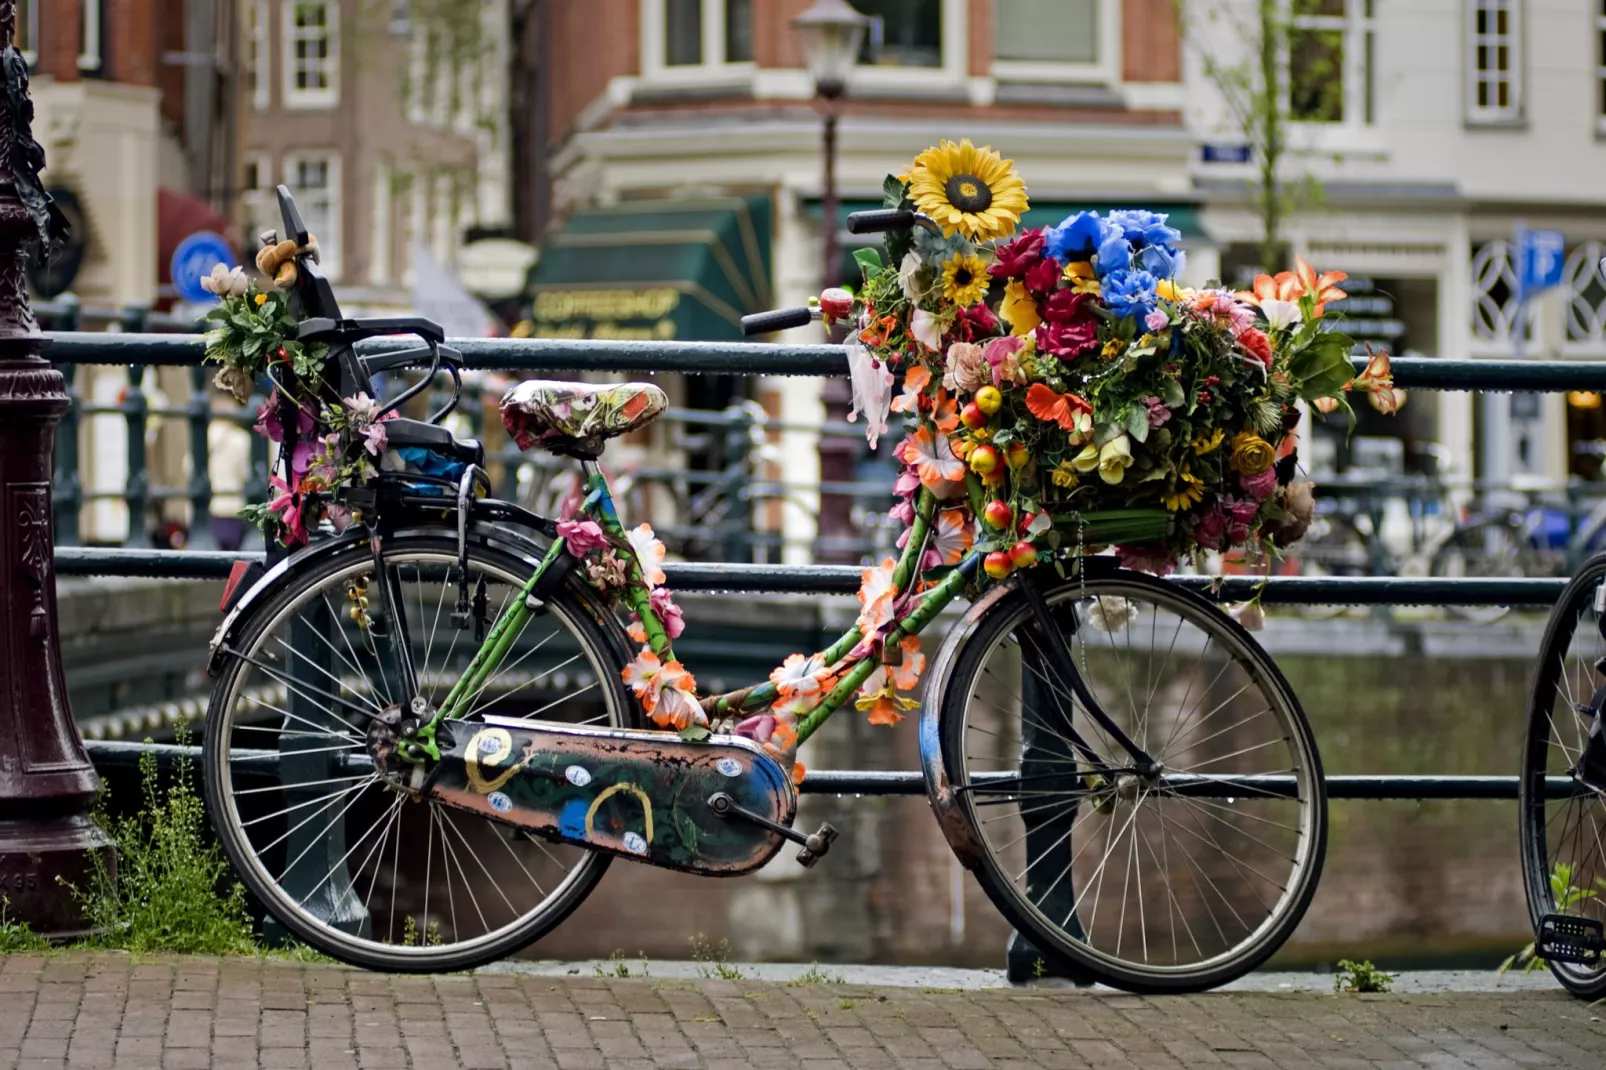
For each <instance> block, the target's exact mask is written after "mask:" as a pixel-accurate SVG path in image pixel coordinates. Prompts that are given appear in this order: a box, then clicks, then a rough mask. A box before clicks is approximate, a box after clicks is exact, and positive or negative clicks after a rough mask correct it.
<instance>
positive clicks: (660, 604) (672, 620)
mask: <svg viewBox="0 0 1606 1070" xmlns="http://www.w3.org/2000/svg"><path fill="white" fill-rule="evenodd" d="M651 600H652V611H653V612H654V613H656V614H658V620H659V621H660V622H662V624H663V626H664V632H665V633H666V634H667V635H668V636H669V638H671V639H679V638H680V635H681V633H682V632H684V631H685V630H686V621H685V620H684V618H682V617H681V615H680V607H679V606H677V605H675V600H674V599H673V598H671V597H670V595H669V588H667V587H654V588H653V589H652V595H651Z"/></svg>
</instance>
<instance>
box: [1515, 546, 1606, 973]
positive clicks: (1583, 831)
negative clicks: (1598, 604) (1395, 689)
mask: <svg viewBox="0 0 1606 1070" xmlns="http://www.w3.org/2000/svg"><path fill="white" fill-rule="evenodd" d="M1602 583H1606V554H1603V555H1597V556H1596V557H1592V558H1590V560H1589V561H1587V562H1585V564H1584V567H1583V568H1582V569H1580V570H1579V572H1578V575H1576V576H1574V577H1573V579H1572V582H1571V583H1569V584H1568V585H1567V587H1566V589H1565V590H1563V591H1562V595H1561V598H1560V600H1559V601H1557V603H1556V608H1555V609H1554V610H1553V611H1552V612H1551V615H1550V623H1549V624H1548V625H1547V626H1546V628H1545V638H1544V642H1543V644H1542V645H1541V646H1540V652H1539V661H1538V664H1537V665H1536V666H1535V668H1534V678H1533V686H1532V688H1531V689H1530V692H1529V698H1528V723H1527V730H1526V733H1525V735H1524V738H1523V745H1522V756H1523V758H1522V778H1521V783H1520V787H1519V790H1518V803H1517V806H1518V812H1519V814H1520V820H1521V827H1520V830H1519V831H1520V843H1521V850H1522V882H1523V889H1524V891H1525V892H1526V893H1527V899H1528V912H1529V914H1530V916H1531V920H1532V922H1533V926H1534V929H1535V931H1536V932H1537V931H1538V928H1539V919H1540V918H1542V917H1544V915H1546V914H1552V913H1556V914H1576V915H1582V916H1584V917H1586V918H1591V919H1593V920H1595V921H1599V922H1603V923H1606V848H1603V847H1602V844H1603V843H1606V798H1603V797H1602V795H1601V794H1600V793H1598V792H1595V791H1591V790H1589V789H1588V788H1586V787H1584V786H1583V785H1582V784H1580V783H1579V782H1578V780H1577V778H1576V776H1575V775H1574V770H1575V768H1576V767H1577V765H1578V763H1579V759H1580V757H1581V755H1582V753H1583V750H1584V745H1585V740H1586V739H1587V738H1588V734H1589V729H1590V724H1591V722H1592V721H1593V719H1594V717H1593V709H1594V704H1595V702H1596V696H1597V694H1598V692H1599V690H1600V688H1601V687H1602V685H1603V684H1606V675H1602V674H1601V672H1600V671H1599V670H1597V668H1596V665H1597V663H1598V662H1599V660H1600V659H1601V658H1606V639H1602V638H1601V630H1600V614H1599V613H1597V612H1596V610H1595V593H1596V591H1597V590H1598V589H1599V588H1600V586H1601V584H1602ZM1549 965H1550V972H1551V973H1553V974H1555V976H1556V980H1558V981H1560V982H1561V983H1562V985H1563V986H1564V987H1565V988H1566V989H1567V990H1568V991H1569V992H1571V993H1573V994H1574V995H1575V996H1581V997H1583V998H1585V999H1591V1000H1593V999H1600V998H1601V997H1602V996H1606V964H1602V965H1601V966H1598V967H1586V966H1580V965H1576V964H1570V963H1562V962H1552V963H1550V964H1549Z"/></svg>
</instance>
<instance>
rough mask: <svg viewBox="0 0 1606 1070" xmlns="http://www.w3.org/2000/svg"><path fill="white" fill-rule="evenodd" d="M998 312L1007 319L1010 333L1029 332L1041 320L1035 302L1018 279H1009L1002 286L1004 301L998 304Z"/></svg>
mask: <svg viewBox="0 0 1606 1070" xmlns="http://www.w3.org/2000/svg"><path fill="white" fill-rule="evenodd" d="M998 314H999V315H1000V316H1003V317H1004V318H1005V319H1006V320H1008V321H1009V327H1010V333H1011V334H1031V333H1032V332H1033V331H1035V330H1037V325H1038V324H1039V323H1042V322H1043V318H1042V317H1041V316H1039V315H1038V314H1037V302H1036V301H1033V300H1032V295H1031V294H1029V293H1027V292H1026V284H1025V283H1024V282H1022V281H1021V280H1020V279H1010V280H1009V285H1007V286H1005V287H1004V302H1003V304H1001V305H999V306H998Z"/></svg>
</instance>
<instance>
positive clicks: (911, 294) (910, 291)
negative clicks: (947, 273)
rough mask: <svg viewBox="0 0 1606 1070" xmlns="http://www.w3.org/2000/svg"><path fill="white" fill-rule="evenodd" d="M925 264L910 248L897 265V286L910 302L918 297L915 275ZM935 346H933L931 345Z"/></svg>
mask: <svg viewBox="0 0 1606 1070" xmlns="http://www.w3.org/2000/svg"><path fill="white" fill-rule="evenodd" d="M924 266H925V261H923V260H921V259H920V254H919V253H917V252H914V251H913V250H910V251H909V252H907V253H904V254H903V263H901V264H899V265H898V288H899V289H901V290H902V291H903V296H904V298H905V299H906V300H907V301H908V302H909V303H910V304H913V303H914V302H916V301H918V300H919V299H920V291H919V290H918V289H916V288H915V276H916V275H917V274H919V273H920V269H921V268H922V267H924ZM933 348H935V347H933Z"/></svg>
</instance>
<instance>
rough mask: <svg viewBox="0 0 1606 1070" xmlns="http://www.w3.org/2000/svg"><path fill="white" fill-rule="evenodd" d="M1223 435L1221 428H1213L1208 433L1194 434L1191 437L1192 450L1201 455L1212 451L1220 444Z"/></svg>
mask: <svg viewBox="0 0 1606 1070" xmlns="http://www.w3.org/2000/svg"><path fill="white" fill-rule="evenodd" d="M1224 437H1225V435H1224V434H1223V432H1222V430H1221V428H1219V427H1218V428H1215V429H1214V430H1212V431H1211V432H1210V433H1209V434H1208V435H1195V436H1194V439H1193V452H1195V453H1197V454H1198V455H1199V456H1201V457H1203V456H1204V455H1205V454H1207V453H1214V452H1216V450H1217V449H1218V448H1219V447H1220V446H1221V440H1222V439H1223V438H1224Z"/></svg>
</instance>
